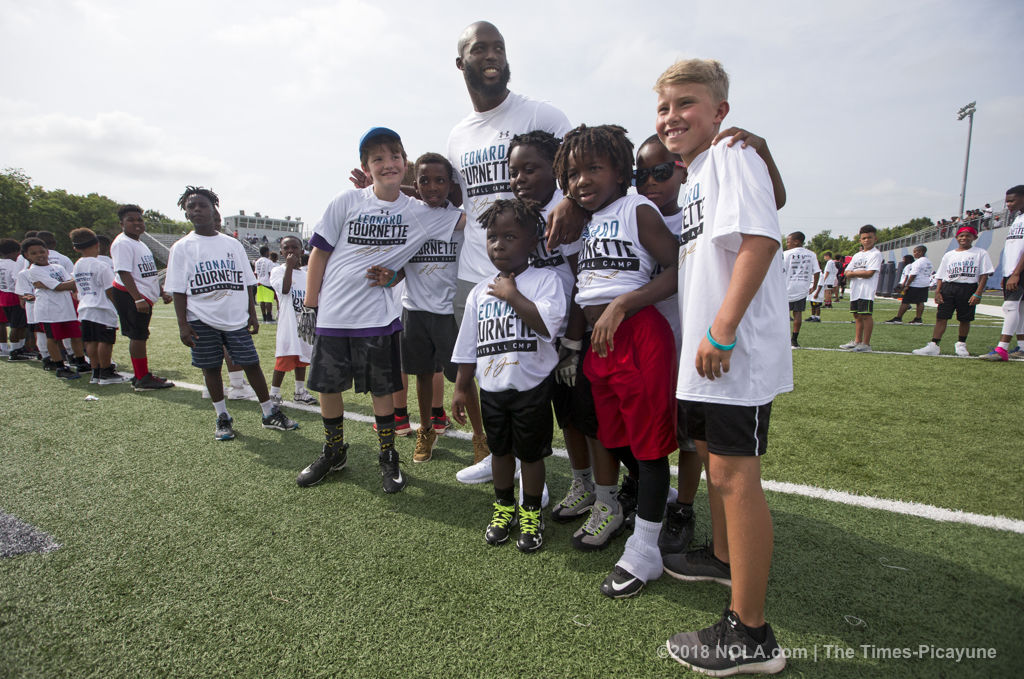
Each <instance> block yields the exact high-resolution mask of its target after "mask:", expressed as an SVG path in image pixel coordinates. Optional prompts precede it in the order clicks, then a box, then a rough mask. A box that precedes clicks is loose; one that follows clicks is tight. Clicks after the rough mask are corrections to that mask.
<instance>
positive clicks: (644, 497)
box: [636, 457, 670, 523]
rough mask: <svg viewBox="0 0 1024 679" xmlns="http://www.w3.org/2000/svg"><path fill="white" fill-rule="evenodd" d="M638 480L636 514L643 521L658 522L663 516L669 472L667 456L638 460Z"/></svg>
mask: <svg viewBox="0 0 1024 679" xmlns="http://www.w3.org/2000/svg"><path fill="white" fill-rule="evenodd" d="M637 466H638V467H639V471H640V474H639V478H638V479H637V480H638V482H639V486H638V491H639V492H637V504H636V515H637V517H639V518H641V519H643V520H644V521H652V522H655V523H660V522H661V520H662V519H663V518H665V501H666V500H667V499H668V486H669V481H670V472H669V468H668V458H667V457H662V458H659V459H657V460H638V462H637Z"/></svg>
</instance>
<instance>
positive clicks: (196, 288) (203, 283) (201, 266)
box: [188, 252, 248, 295]
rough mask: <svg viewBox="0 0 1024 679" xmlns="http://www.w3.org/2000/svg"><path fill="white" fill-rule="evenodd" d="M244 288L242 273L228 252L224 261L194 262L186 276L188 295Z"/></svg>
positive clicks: (231, 254) (232, 255)
mask: <svg viewBox="0 0 1024 679" xmlns="http://www.w3.org/2000/svg"><path fill="white" fill-rule="evenodd" d="M246 266H248V265H246ZM245 287H246V286H245V278H244V273H243V272H242V270H241V268H239V265H238V262H236V261H235V258H234V254H233V253H230V252H229V253H227V256H226V257H225V258H224V259H208V260H202V261H199V262H196V264H195V267H194V268H193V270H192V271H191V272H190V273H189V274H188V289H189V293H188V294H190V295H202V294H204V293H207V292H214V291H215V290H245Z"/></svg>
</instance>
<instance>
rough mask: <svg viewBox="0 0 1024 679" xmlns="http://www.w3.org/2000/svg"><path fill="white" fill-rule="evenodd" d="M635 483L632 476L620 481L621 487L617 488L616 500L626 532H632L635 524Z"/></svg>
mask: <svg viewBox="0 0 1024 679" xmlns="http://www.w3.org/2000/svg"><path fill="white" fill-rule="evenodd" d="M637 490H638V489H637V481H636V479H634V478H633V477H632V476H626V478H624V479H622V487H621V488H619V494H618V500H619V504H620V505H621V506H622V516H623V518H624V521H623V525H624V526H625V528H626V530H633V525H634V524H635V523H636V493H637Z"/></svg>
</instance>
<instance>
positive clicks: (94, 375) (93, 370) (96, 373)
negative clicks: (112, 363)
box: [92, 368, 100, 379]
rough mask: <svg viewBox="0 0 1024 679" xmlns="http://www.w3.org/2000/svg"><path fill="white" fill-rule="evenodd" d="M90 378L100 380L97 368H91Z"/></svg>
mask: <svg viewBox="0 0 1024 679" xmlns="http://www.w3.org/2000/svg"><path fill="white" fill-rule="evenodd" d="M92 376H93V377H94V378H96V379H99V378H100V369H99V368H93V369H92Z"/></svg>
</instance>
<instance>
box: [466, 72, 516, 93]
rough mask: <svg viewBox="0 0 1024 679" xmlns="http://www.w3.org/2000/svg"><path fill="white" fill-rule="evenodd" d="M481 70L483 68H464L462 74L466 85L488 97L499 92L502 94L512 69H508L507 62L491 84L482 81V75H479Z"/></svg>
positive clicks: (506, 86)
mask: <svg viewBox="0 0 1024 679" xmlns="http://www.w3.org/2000/svg"><path fill="white" fill-rule="evenodd" d="M482 71H483V69H480V70H477V69H475V68H467V69H464V70H463V71H462V75H463V77H464V78H465V80H466V87H468V88H469V89H470V90H472V91H474V92H478V93H480V94H482V95H484V96H488V97H496V96H498V95H499V94H503V93H504V92H505V90H506V89H507V88H508V81H509V79H510V78H511V77H512V71H511V70H509V67H508V64H505V68H504V69H502V71H501V77H500V78H499V79H498V82H496V83H494V84H493V85H487V84H486V83H484V79H483V75H481V73H482Z"/></svg>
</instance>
